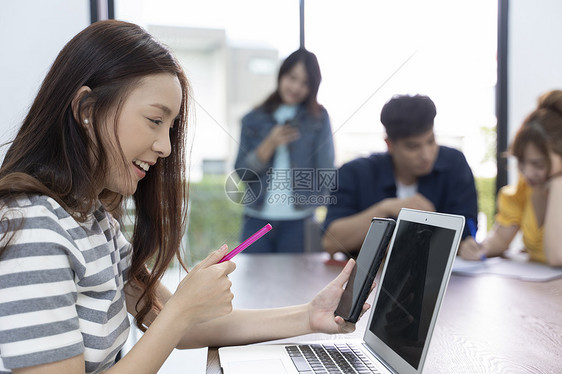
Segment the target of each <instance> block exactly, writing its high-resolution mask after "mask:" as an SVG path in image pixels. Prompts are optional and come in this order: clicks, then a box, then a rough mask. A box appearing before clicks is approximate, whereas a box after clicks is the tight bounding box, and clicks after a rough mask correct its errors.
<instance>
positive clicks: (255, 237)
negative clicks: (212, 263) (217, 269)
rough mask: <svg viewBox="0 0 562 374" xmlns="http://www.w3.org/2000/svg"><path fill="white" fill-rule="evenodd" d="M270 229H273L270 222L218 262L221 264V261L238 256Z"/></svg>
mask: <svg viewBox="0 0 562 374" xmlns="http://www.w3.org/2000/svg"><path fill="white" fill-rule="evenodd" d="M269 230H271V225H270V224H269V223H268V224H267V225H265V226H264V227H262V228H261V229H259V230H258V231H257V232H256V233H255V234H253V235H252V236H250V237H249V238H248V239H246V240H244V241H243V242H242V243H241V244H240V245H239V246H238V247H236V248H234V249H233V250H232V251H230V252H228V253H227V254H226V255H225V256H224V257H223V258H221V259H220V261H219V262H218V263H219V264H220V263H221V262H225V261H228V260H230V259H232V257H234V256H236V255H237V254H238V253H240V252H242V251H243V250H244V249H246V248H248V247H249V246H250V245H251V244H252V243H253V242H255V241H256V240H258V239H259V238H261V237H262V236H264V235H265V233H267V232H268V231H269Z"/></svg>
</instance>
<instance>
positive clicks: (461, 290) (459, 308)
mask: <svg viewBox="0 0 562 374" xmlns="http://www.w3.org/2000/svg"><path fill="white" fill-rule="evenodd" d="M325 259H326V254H323V253H309V254H297V255H294V254H267V255H256V254H252V255H250V254H240V255H238V256H237V257H236V258H235V260H234V261H235V262H236V265H237V269H236V271H235V272H234V273H232V274H231V275H230V278H231V280H232V282H233V287H232V289H233V292H234V295H235V297H234V301H233V303H234V307H235V308H270V307H278V306H286V305H293V304H297V303H305V302H308V301H309V300H310V299H311V298H312V297H313V296H314V295H315V294H316V292H318V291H319V290H320V289H322V288H323V287H324V286H325V285H326V284H327V283H328V282H329V281H331V280H332V279H333V278H335V277H336V276H337V274H338V273H339V271H340V270H341V268H340V267H338V266H327V265H325V264H324V260H325ZM373 297H374V293H373V295H371V297H370V300H371V301H372V298H373ZM367 317H368V316H367V315H366V316H364V317H363V318H362V319H361V320H360V321H359V322H358V324H357V330H356V331H355V332H354V333H353V334H348V335H341V336H340V337H353V338H357V337H359V338H360V337H362V336H363V333H364V331H365V328H366V324H367V322H368V318H367ZM333 338H334V336H333V335H324V334H313V335H305V336H302V337H298V338H291V339H287V340H285V341H291V342H299V341H306V340H315V339H333ZM276 342H279V341H276ZM207 373H213V374H215V373H217V374H219V373H221V369H220V365H219V360H218V352H217V349H216V348H211V349H209V354H208V361H207ZM424 373H455V374H457V373H470V374H476V373H562V279H557V280H553V281H549V282H524V281H520V280H516V279H507V278H499V277H495V276H480V277H466V276H458V275H453V276H452V277H451V280H450V282H449V286H448V289H447V293H446V294H445V298H444V301H443V305H442V307H441V311H440V313H439V317H438V319H437V324H436V327H435V331H434V334H433V339H432V341H431V345H430V348H429V352H428V357H427V360H426V363H425V366H424Z"/></svg>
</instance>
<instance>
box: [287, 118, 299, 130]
mask: <svg viewBox="0 0 562 374" xmlns="http://www.w3.org/2000/svg"><path fill="white" fill-rule="evenodd" d="M284 125H285V126H291V127H293V128H298V127H299V123H298V122H297V121H295V120H294V119H288V120H286V121H285V123H284Z"/></svg>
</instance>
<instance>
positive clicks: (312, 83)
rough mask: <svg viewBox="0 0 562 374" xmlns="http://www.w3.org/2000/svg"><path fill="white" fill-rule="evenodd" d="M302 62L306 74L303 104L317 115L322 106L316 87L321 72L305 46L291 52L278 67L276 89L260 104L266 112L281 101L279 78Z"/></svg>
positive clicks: (312, 54)
mask: <svg viewBox="0 0 562 374" xmlns="http://www.w3.org/2000/svg"><path fill="white" fill-rule="evenodd" d="M299 62H302V63H303V64H304V67H305V69H306V74H307V75H308V89H309V93H308V97H307V98H306V99H305V100H304V102H303V104H304V106H305V107H306V109H307V110H308V111H309V112H310V113H312V114H314V115H319V114H320V109H321V108H322V106H321V105H320V104H319V103H318V98H317V96H318V88H319V87H320V82H322V74H321V73H320V65H319V64H318V59H317V58H316V55H315V54H314V53H312V52H310V51H308V50H306V49H305V48H300V49H297V50H296V51H295V52H293V53H291V54H290V55H289V56H288V57H287V58H286V59H285V60H284V61H283V63H282V64H281V66H280V67H279V74H278V75H277V89H276V90H275V91H274V92H273V93H272V94H271V95H269V97H268V98H267V99H265V101H264V102H263V103H262V104H261V106H262V107H263V108H264V110H265V111H266V112H268V113H273V112H274V111H275V110H276V109H277V108H278V107H279V105H281V104H282V103H283V100H281V95H280V94H279V83H280V82H281V78H282V77H283V76H284V75H285V74H288V73H289V72H290V71H291V69H293V67H294V66H295V65H296V64H298V63H299Z"/></svg>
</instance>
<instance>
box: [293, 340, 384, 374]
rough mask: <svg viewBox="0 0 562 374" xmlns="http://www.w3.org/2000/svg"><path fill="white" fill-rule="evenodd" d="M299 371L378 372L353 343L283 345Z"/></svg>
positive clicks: (316, 373)
mask: <svg viewBox="0 0 562 374" xmlns="http://www.w3.org/2000/svg"><path fill="white" fill-rule="evenodd" d="M285 349H286V350H287V353H288V354H289V356H290V357H291V359H292V360H293V363H294V364H295V367H296V368H297V370H298V371H299V373H305V374H312V373H314V374H332V373H345V374H352V373H359V374H363V373H380V371H378V370H377V368H375V365H373V363H372V362H371V360H370V359H369V358H368V357H367V356H365V354H363V353H362V352H361V351H360V350H359V348H357V347H356V346H354V345H353V344H345V343H342V344H304V345H291V346H287V347H285Z"/></svg>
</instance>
